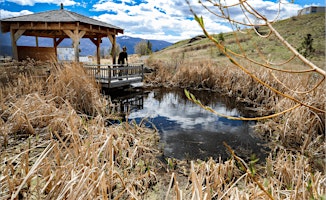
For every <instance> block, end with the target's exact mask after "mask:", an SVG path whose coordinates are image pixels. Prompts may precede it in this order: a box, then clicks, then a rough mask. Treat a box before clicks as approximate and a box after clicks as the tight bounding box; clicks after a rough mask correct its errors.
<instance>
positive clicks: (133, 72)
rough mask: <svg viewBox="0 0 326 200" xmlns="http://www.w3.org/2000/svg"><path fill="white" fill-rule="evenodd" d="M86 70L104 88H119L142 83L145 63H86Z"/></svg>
mask: <svg viewBox="0 0 326 200" xmlns="http://www.w3.org/2000/svg"><path fill="white" fill-rule="evenodd" d="M84 68H85V69H86V72H87V73H88V74H89V75H91V76H93V77H95V79H96V81H97V82H98V83H100V84H101V86H102V88H117V87H124V86H130V85H132V84H141V83H142V81H143V79H144V65H143V64H131V65H116V64H115V65H86V64H85V65H84Z"/></svg>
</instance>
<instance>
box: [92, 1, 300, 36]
mask: <svg viewBox="0 0 326 200" xmlns="http://www.w3.org/2000/svg"><path fill="white" fill-rule="evenodd" d="M192 1H193V2H191V6H192V8H193V9H194V10H195V12H196V13H197V14H198V15H199V16H201V15H202V16H203V17H204V22H205V27H206V28H207V30H208V31H209V32H210V33H220V32H228V31H231V28H230V26H229V24H228V23H226V22H225V21H223V20H222V19H220V18H218V17H216V16H214V15H212V14H211V13H209V12H207V11H206V10H205V9H204V8H203V7H202V6H200V5H199V4H198V3H197V1H195V0H192ZM132 2H133V1H131V0H129V1H121V3H114V2H113V1H112V0H107V1H105V0H102V1H100V2H98V3H97V4H94V5H93V11H101V12H103V11H108V12H113V13H114V14H109V13H106V14H101V15H99V16H94V18H96V19H98V20H101V21H105V22H108V23H111V24H114V25H117V26H120V27H121V28H123V29H125V34H126V35H130V36H135V37H141V38H146V39H163V40H166V41H170V42H176V41H179V40H182V39H187V38H191V37H194V36H196V35H200V34H203V33H202V30H201V29H200V27H199V25H198V24H197V22H195V21H194V20H189V18H192V17H193V16H192V14H191V13H190V11H189V7H188V5H187V3H186V2H185V1H184V0H176V1H166V0H155V1H154V0H149V1H148V3H141V4H139V5H136V6H131V5H130V4H131V3H132ZM227 2H228V5H230V4H232V3H235V2H238V1H235V0H232V1H227ZM248 2H249V3H250V4H251V5H252V6H253V7H254V8H255V9H257V10H258V11H259V12H261V13H262V14H263V15H265V16H266V17H267V18H268V19H274V18H275V17H276V16H277V10H278V8H279V4H278V3H275V2H271V1H263V0H248ZM283 2H284V1H283ZM300 8H302V7H301V6H299V5H296V4H290V3H287V2H284V3H282V4H281V15H280V19H283V18H286V17H290V16H293V15H296V14H297V10H299V9H300ZM213 9H214V10H215V11H217V9H216V8H214V7H213ZM229 11H230V15H231V16H232V17H233V18H234V19H236V20H239V21H241V22H242V21H244V20H245V16H244V15H243V14H242V12H241V10H240V8H234V9H230V10H229ZM217 12H218V11H217Z"/></svg>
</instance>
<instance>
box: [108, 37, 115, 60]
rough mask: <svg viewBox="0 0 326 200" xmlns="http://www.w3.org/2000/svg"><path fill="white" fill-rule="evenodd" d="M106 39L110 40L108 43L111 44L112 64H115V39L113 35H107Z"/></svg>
mask: <svg viewBox="0 0 326 200" xmlns="http://www.w3.org/2000/svg"><path fill="white" fill-rule="evenodd" d="M108 38H109V39H110V42H111V44H112V48H111V55H112V63H113V64H116V63H117V62H116V56H117V55H116V54H115V48H116V37H115V35H108Z"/></svg>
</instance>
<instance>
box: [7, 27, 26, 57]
mask: <svg viewBox="0 0 326 200" xmlns="http://www.w3.org/2000/svg"><path fill="white" fill-rule="evenodd" d="M24 32H25V30H17V31H16V30H15V29H13V28H12V27H10V37H11V46H12V54H13V58H14V59H15V60H18V49H17V40H18V39H19V38H20V36H22V35H23V34H24Z"/></svg>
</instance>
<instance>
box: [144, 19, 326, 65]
mask: <svg viewBox="0 0 326 200" xmlns="http://www.w3.org/2000/svg"><path fill="white" fill-rule="evenodd" d="M274 27H275V28H276V30H277V31H278V32H279V33H280V34H281V35H282V36H283V37H284V38H285V39H286V40H287V41H288V42H289V43H290V44H291V45H292V46H293V47H295V48H299V47H300V46H301V43H302V42H303V41H304V37H305V36H306V35H307V34H311V35H312V38H313V48H314V49H315V50H316V51H315V53H314V55H313V57H312V58H311V61H312V62H314V63H315V64H316V65H317V66H319V67H323V66H324V63H325V14H324V13H317V14H310V15H303V16H295V17H291V18H288V19H285V20H281V21H278V22H276V23H275V24H274ZM259 31H260V33H262V34H267V28H266V27H260V29H259ZM245 32H246V33H247V34H242V33H239V32H237V33H236V34H237V36H238V39H239V41H240V44H241V47H242V48H243V50H244V51H245V52H246V53H247V55H248V56H249V57H253V58H255V57H257V52H258V51H260V52H262V53H264V54H265V55H266V56H268V59H269V60H271V61H281V60H286V59H288V58H289V57H290V53H289V52H288V51H287V49H286V48H285V47H283V46H282V45H281V43H280V42H279V41H278V40H277V39H276V37H275V36H273V35H271V36H270V37H269V38H268V39H262V38H260V37H258V36H257V35H256V34H255V33H254V31H252V30H247V31H245ZM212 35H213V36H215V37H216V38H217V37H218V35H217V34H213V33H212ZM223 36H224V38H225V46H226V47H227V48H228V49H230V50H232V51H235V52H238V53H240V50H239V47H238V45H237V42H236V38H235V34H234V33H233V32H230V33H223ZM150 59H151V60H166V61H170V62H182V61H184V60H187V61H190V62H191V61H193V60H200V59H206V60H207V59H209V60H211V61H215V62H223V61H226V60H225V57H224V56H223V55H221V54H220V52H219V51H218V49H217V48H216V47H215V46H214V44H213V43H212V42H211V41H209V40H208V39H207V38H205V37H204V36H197V37H195V38H191V39H187V40H182V41H179V42H177V43H175V44H173V45H172V46H170V47H168V48H166V49H164V50H162V51H159V52H156V53H154V54H153V55H152V56H151V57H150Z"/></svg>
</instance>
